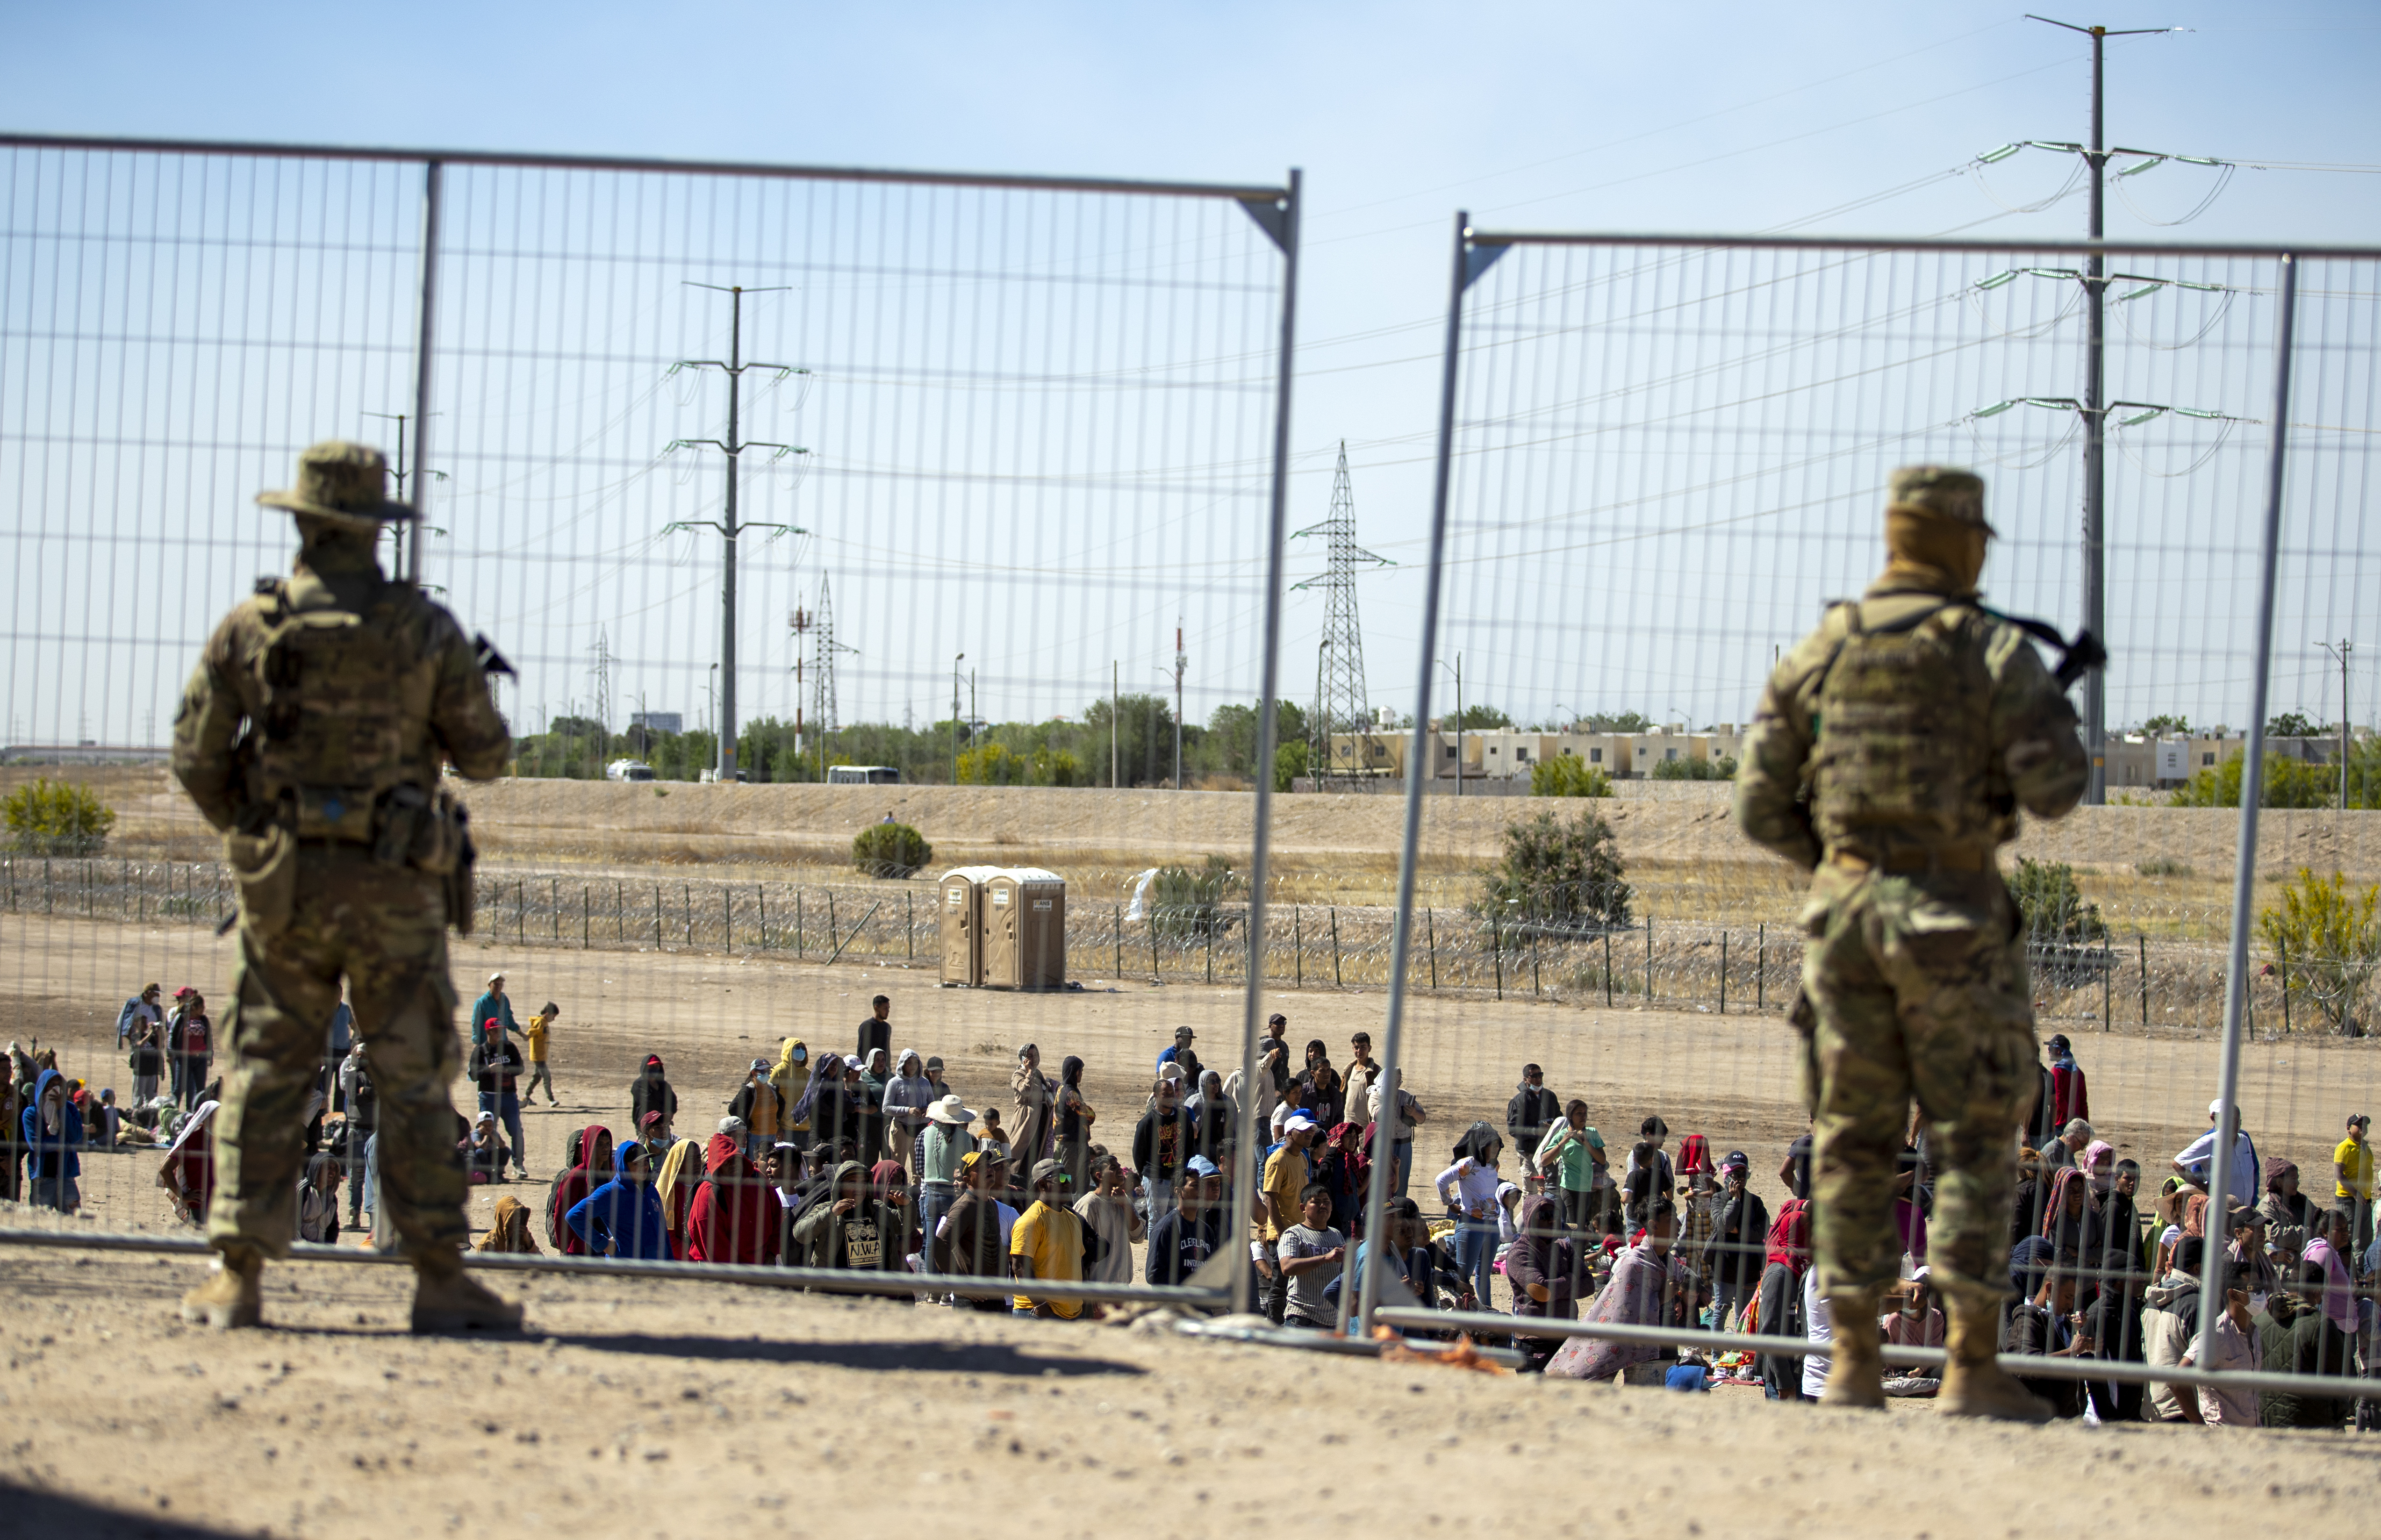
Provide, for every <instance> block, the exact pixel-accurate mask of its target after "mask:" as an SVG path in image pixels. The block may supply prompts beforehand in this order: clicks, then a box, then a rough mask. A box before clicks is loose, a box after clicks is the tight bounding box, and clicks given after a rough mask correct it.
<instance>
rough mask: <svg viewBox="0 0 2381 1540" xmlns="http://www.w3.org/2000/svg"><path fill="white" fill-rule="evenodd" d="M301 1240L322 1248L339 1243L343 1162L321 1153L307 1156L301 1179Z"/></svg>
mask: <svg viewBox="0 0 2381 1540" xmlns="http://www.w3.org/2000/svg"><path fill="white" fill-rule="evenodd" d="M298 1239H299V1240H300V1241H313V1242H315V1243H316V1244H318V1245H324V1246H336V1245H337V1244H338V1243H339V1162H338V1158H337V1157H336V1155H327V1154H324V1153H323V1152H321V1151H317V1152H315V1153H314V1154H312V1155H308V1156H307V1157H306V1174H305V1175H304V1176H302V1177H299V1179H298Z"/></svg>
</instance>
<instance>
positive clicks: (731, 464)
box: [662, 284, 810, 781]
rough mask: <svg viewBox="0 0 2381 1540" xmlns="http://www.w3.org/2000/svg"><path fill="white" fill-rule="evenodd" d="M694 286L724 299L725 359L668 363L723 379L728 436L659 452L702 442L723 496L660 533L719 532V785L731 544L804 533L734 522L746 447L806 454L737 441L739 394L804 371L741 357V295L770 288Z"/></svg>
mask: <svg viewBox="0 0 2381 1540" xmlns="http://www.w3.org/2000/svg"><path fill="white" fill-rule="evenodd" d="M690 287H694V288H708V289H715V290H717V291H718V292H720V293H723V294H726V295H727V296H728V312H727V315H728V322H727V359H726V360H725V361H722V360H719V359H681V360H680V361H678V362H677V363H674V364H672V365H670V368H669V372H670V373H673V374H675V373H678V371H679V370H681V369H716V370H718V371H719V372H720V373H724V374H726V375H727V437H726V438H724V439H718V438H679V439H673V440H671V441H670V446H669V447H668V448H667V449H665V450H663V451H662V452H663V453H664V454H672V453H675V452H677V451H678V450H680V449H690V448H692V447H694V446H697V445H703V444H707V445H709V446H712V447H713V448H714V449H717V450H719V451H720V452H721V453H723V454H725V455H726V456H727V498H726V500H725V501H724V502H723V503H722V504H721V506H720V517H719V518H717V519H678V520H677V521H675V522H673V523H671V524H668V525H666V526H665V527H664V529H663V531H662V532H663V533H664V534H674V533H676V532H678V531H679V530H690V529H706V530H716V531H718V532H719V539H720V569H719V720H718V722H717V724H716V726H717V727H718V729H719V753H718V759H717V762H716V763H717V774H718V776H719V778H720V779H721V780H723V781H732V780H734V779H735V778H736V543H737V541H738V539H739V537H740V536H742V535H743V534H744V532H746V531H748V530H767V531H769V532H771V538H772V539H775V538H777V537H778V536H782V535H787V534H800V533H802V531H800V530H798V529H796V528H794V527H793V526H792V525H790V524H739V523H738V522H737V521H736V487H737V482H738V480H739V474H738V472H739V468H740V466H741V464H742V457H743V454H744V451H745V450H747V449H775V451H776V454H775V455H773V456H771V457H770V458H772V459H782V458H785V457H786V456H788V455H806V454H809V453H810V451H809V450H807V449H801V448H797V447H796V446H793V445H790V444H766V443H762V442H760V441H758V440H753V441H750V442H748V441H746V440H743V439H740V438H739V437H737V436H736V435H737V432H738V424H737V409H738V407H739V405H740V404H741V398H742V397H743V393H744V388H743V387H744V373H745V371H747V370H750V369H762V370H767V371H769V372H771V373H775V375H776V376H777V377H778V378H779V379H781V380H782V379H784V378H786V377H787V376H788V375H791V374H800V373H808V371H806V370H800V369H797V368H795V367H794V366H793V365H791V364H787V363H754V362H747V361H745V358H744V296H746V295H747V294H767V293H771V292H774V290H771V289H759V288H745V287H740V286H739V285H734V284H730V285H727V286H726V287H722V286H720V285H718V284H692V285H690Z"/></svg>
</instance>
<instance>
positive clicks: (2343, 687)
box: [2315, 636, 2356, 813]
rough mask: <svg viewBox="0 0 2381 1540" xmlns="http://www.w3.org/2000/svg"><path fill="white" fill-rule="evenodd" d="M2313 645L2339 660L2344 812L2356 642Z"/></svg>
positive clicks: (2344, 807) (2343, 639) (2341, 805)
mask: <svg viewBox="0 0 2381 1540" xmlns="http://www.w3.org/2000/svg"><path fill="white" fill-rule="evenodd" d="M2315 645H2316V646H2318V647H2320V648H2322V649H2323V650H2324V652H2325V653H2326V654H2329V655H2330V656H2332V657H2336V658H2338V660H2339V811H2340V812H2342V813H2346V812H2347V811H2348V654H2350V653H2352V652H2354V651H2355V650H2356V643H2354V642H2350V641H2349V640H2348V638H2346V637H2344V636H2343V637H2341V638H2340V639H2339V650H2338V652H2333V651H2332V646H2331V643H2330V642H2316V643H2315Z"/></svg>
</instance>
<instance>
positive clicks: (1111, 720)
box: [1108, 658, 1124, 791]
mask: <svg viewBox="0 0 2381 1540" xmlns="http://www.w3.org/2000/svg"><path fill="white" fill-rule="evenodd" d="M1123 700H1124V659H1122V658H1110V659H1109V660H1108V789H1109V790H1110V791H1114V790H1115V789H1116V788H1117V711H1118V710H1119V709H1120V707H1121V703H1122V702H1123Z"/></svg>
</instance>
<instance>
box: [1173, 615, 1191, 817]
mask: <svg viewBox="0 0 2381 1540" xmlns="http://www.w3.org/2000/svg"><path fill="white" fill-rule="evenodd" d="M1190 666H1191V658H1190V655H1189V654H1186V653H1184V652H1183V651H1182V617H1180V616H1176V617H1174V789H1175V790H1177V791H1179V790H1181V789H1182V671H1183V670H1184V669H1186V668H1188V667H1190Z"/></svg>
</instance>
